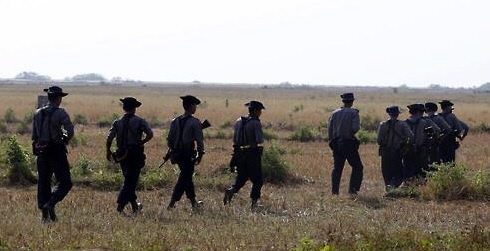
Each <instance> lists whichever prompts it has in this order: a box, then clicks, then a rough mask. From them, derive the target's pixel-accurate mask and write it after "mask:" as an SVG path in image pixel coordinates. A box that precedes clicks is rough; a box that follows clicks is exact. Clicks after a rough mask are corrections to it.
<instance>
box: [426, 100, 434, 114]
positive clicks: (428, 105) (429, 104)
mask: <svg viewBox="0 0 490 251" xmlns="http://www.w3.org/2000/svg"><path fill="white" fill-rule="evenodd" d="M425 110H426V111H428V112H436V111H437V104H436V103H432V102H427V103H425Z"/></svg>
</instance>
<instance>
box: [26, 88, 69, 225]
mask: <svg viewBox="0 0 490 251" xmlns="http://www.w3.org/2000/svg"><path fill="white" fill-rule="evenodd" d="M44 91H45V92H46V93H47V94H48V100H49V103H48V105H47V106H45V107H42V108H40V109H38V110H37V111H36V113H35V114H34V120H33V126H32V145H33V152H34V155H37V171H38V175H39V181H38V190H37V201H38V207H39V209H41V212H42V220H43V221H44V222H47V221H49V220H52V221H56V220H57V217H56V212H55V206H56V204H57V203H58V202H60V201H61V200H63V198H64V197H65V196H66V195H67V194H68V192H69V191H70V189H71V188H72V181H71V176H70V166H69V163H68V159H67V156H66V154H67V150H66V144H68V142H69V141H70V139H71V138H73V135H74V126H73V124H72V122H71V120H70V116H69V115H68V113H67V112H66V111H65V110H64V109H63V108H60V107H59V106H60V104H61V100H62V98H63V97H65V96H66V95H68V93H64V92H63V90H62V89H61V88H60V87H58V86H51V87H49V88H48V89H44ZM62 128H63V129H64V130H65V131H66V134H64V133H63V131H62ZM53 173H54V175H55V177H56V180H57V181H58V183H59V184H58V186H57V187H56V189H55V190H54V191H53V192H52V191H51V178H52V176H53Z"/></svg>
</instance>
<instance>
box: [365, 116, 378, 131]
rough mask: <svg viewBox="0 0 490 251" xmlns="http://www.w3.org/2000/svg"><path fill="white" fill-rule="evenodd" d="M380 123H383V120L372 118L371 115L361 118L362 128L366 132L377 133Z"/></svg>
mask: <svg viewBox="0 0 490 251" xmlns="http://www.w3.org/2000/svg"><path fill="white" fill-rule="evenodd" d="M379 123H381V119H379V118H378V117H371V115H369V114H367V115H364V116H362V117H361V128H362V129H364V130H366V131H377V130H378V127H379Z"/></svg>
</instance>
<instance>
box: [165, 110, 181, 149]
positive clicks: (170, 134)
mask: <svg viewBox="0 0 490 251" xmlns="http://www.w3.org/2000/svg"><path fill="white" fill-rule="evenodd" d="M177 125H178V118H175V119H173V120H172V123H170V130H169V131H168V134H167V147H168V148H169V149H174V144H175V140H176V139H175V131H176V130H177V128H176V127H177Z"/></svg>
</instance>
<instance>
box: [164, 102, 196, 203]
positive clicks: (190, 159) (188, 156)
mask: <svg viewBox="0 0 490 251" xmlns="http://www.w3.org/2000/svg"><path fill="white" fill-rule="evenodd" d="M180 98H181V99H182V105H183V107H184V114H183V115H181V116H179V117H177V118H174V119H173V120H172V123H171V125H170V131H169V133H168V136H167V145H168V148H169V149H170V152H171V162H172V163H173V164H177V165H178V166H179V169H180V175H179V178H178V180H177V184H175V188H174V191H173V193H172V198H171V200H170V203H169V205H168V207H167V209H169V210H170V209H172V208H174V207H175V203H176V202H177V201H179V200H180V199H181V197H182V195H183V194H184V192H185V194H186V196H187V198H188V199H189V200H190V202H191V205H192V208H194V209H197V208H198V207H200V206H201V204H202V202H201V201H197V200H196V192H195V188H194V182H193V181H192V176H193V174H194V167H195V165H199V163H201V160H202V157H203V155H204V136H203V133H202V124H201V121H199V119H197V118H195V117H194V116H193V115H194V113H196V109H197V106H198V105H199V104H201V101H200V100H199V99H198V98H196V97H194V96H191V95H187V96H183V97H180ZM196 145H197V149H196Z"/></svg>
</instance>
